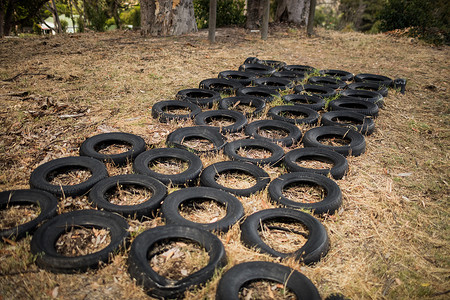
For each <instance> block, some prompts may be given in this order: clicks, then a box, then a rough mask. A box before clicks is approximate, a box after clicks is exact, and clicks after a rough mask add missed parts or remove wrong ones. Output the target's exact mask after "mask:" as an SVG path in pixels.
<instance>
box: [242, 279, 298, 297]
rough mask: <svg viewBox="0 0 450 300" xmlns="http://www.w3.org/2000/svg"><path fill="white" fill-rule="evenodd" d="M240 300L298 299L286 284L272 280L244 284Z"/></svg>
mask: <svg viewBox="0 0 450 300" xmlns="http://www.w3.org/2000/svg"><path fill="white" fill-rule="evenodd" d="M239 299H242V300H249V299H259V300H273V299H277V300H278V299H280V300H281V299H283V300H284V299H289V300H291V299H292V300H293V299H297V297H296V296H295V294H294V293H293V292H292V291H291V290H290V289H289V288H288V287H286V286H285V285H284V284H282V283H279V282H276V281H272V280H254V281H250V282H248V283H246V284H244V285H243V286H242V287H241V289H240V290H239Z"/></svg>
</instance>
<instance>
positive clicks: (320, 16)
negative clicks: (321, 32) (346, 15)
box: [314, 5, 342, 29]
mask: <svg viewBox="0 0 450 300" xmlns="http://www.w3.org/2000/svg"><path fill="white" fill-rule="evenodd" d="M341 17H342V14H338V13H337V12H336V11H334V10H333V9H332V8H330V7H327V6H320V5H319V6H317V8H316V12H315V14H314V25H315V26H320V27H323V28H326V29H337V28H338V26H339V24H340V20H341Z"/></svg>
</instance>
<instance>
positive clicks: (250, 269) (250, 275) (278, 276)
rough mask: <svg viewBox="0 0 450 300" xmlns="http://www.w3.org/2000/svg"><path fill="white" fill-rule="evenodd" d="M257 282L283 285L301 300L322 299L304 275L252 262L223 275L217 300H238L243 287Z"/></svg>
mask: <svg viewBox="0 0 450 300" xmlns="http://www.w3.org/2000/svg"><path fill="white" fill-rule="evenodd" d="M257 280H273V281H275V282H278V283H281V284H282V285H283V286H286V287H287V288H288V289H289V290H290V291H292V292H293V293H294V294H295V296H296V299H299V300H320V299H321V298H320V294H319V292H318V291H317V288H316V287H315V285H314V284H313V283H312V282H311V280H309V279H308V277H306V276H305V275H303V274H302V273H300V272H298V271H296V270H294V269H291V268H289V267H286V266H283V265H280V264H276V263H272V262H265V261H251V262H245V263H241V264H238V265H235V266H234V267H232V268H231V269H229V270H228V271H227V272H225V274H223V276H222V278H221V279H220V281H219V285H218V287H217V292H216V300H238V299H240V298H239V290H240V289H241V287H242V286H244V285H245V284H246V283H249V282H252V281H257Z"/></svg>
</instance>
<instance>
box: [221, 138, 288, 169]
mask: <svg viewBox="0 0 450 300" xmlns="http://www.w3.org/2000/svg"><path fill="white" fill-rule="evenodd" d="M246 147H248V148H261V149H264V150H268V151H269V152H271V156H270V157H267V158H249V157H243V156H240V155H238V154H237V152H238V151H239V149H240V148H246ZM223 152H224V153H225V154H226V155H228V156H229V157H230V158H231V159H232V160H237V161H243V162H249V163H252V164H256V165H270V166H276V165H277V164H278V163H280V162H281V160H282V159H283V156H284V150H283V148H281V147H280V146H278V145H277V144H274V143H271V142H268V141H265V140H258V139H243V140H235V141H233V142H230V143H227V144H226V145H225V148H224V151H223Z"/></svg>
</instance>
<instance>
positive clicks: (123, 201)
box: [105, 184, 153, 205]
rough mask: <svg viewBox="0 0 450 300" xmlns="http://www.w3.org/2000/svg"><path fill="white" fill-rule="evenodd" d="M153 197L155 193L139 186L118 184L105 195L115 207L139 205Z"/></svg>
mask: <svg viewBox="0 0 450 300" xmlns="http://www.w3.org/2000/svg"><path fill="white" fill-rule="evenodd" d="M152 195H153V192H152V191H151V190H150V189H148V188H145V187H143V186H141V185H137V184H125V185H123V184H117V185H116V186H115V187H114V188H111V189H109V190H108V191H107V192H106V193H105V197H106V199H107V200H108V201H109V202H110V203H112V204H115V205H138V204H141V203H143V202H145V201H147V200H148V199H150V198H151V197H152Z"/></svg>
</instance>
